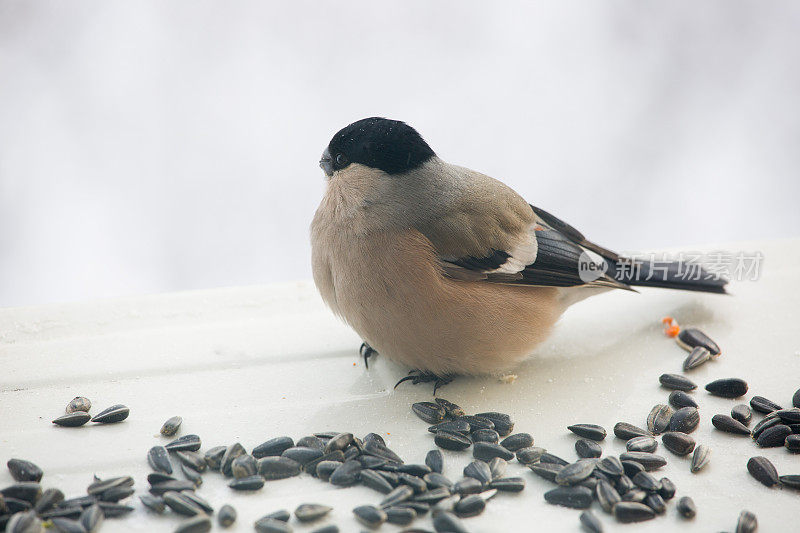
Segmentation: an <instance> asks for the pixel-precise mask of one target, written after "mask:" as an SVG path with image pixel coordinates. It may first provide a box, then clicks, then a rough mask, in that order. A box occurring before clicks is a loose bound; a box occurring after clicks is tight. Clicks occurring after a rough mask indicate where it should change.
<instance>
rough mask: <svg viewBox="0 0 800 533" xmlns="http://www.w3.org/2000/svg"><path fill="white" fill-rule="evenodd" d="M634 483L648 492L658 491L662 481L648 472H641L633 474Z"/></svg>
mask: <svg viewBox="0 0 800 533" xmlns="http://www.w3.org/2000/svg"><path fill="white" fill-rule="evenodd" d="M631 481H633V484H634V485H636V486H637V487H639V488H640V489H642V490H645V491H648V492H658V491H659V490H660V489H661V481H659V480H658V479H656V478H655V476H653V475H652V474H648V473H647V472H639V473H638V474H636V475H635V476H633V479H632V480H631Z"/></svg>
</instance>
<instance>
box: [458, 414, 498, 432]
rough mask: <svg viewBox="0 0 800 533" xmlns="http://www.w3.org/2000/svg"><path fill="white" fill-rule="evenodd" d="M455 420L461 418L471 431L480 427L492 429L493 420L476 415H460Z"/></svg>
mask: <svg viewBox="0 0 800 533" xmlns="http://www.w3.org/2000/svg"><path fill="white" fill-rule="evenodd" d="M456 420H463V421H465V422H466V423H468V424H469V427H470V431H471V432H472V433H475V432H476V431H478V430H480V429H494V422H492V421H491V420H489V419H488V418H483V417H481V416H477V415H467V416H460V417H458V418H457V419H456Z"/></svg>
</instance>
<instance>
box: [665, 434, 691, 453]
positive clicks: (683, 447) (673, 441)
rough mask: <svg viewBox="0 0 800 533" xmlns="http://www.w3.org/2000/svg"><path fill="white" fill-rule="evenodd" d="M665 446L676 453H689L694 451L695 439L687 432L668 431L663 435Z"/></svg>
mask: <svg viewBox="0 0 800 533" xmlns="http://www.w3.org/2000/svg"><path fill="white" fill-rule="evenodd" d="M661 442H663V443H664V447H665V448H666V449H668V450H669V451H671V452H672V453H674V454H675V455H689V454H690V453H692V452H693V451H694V447H695V441H694V439H693V438H692V437H691V436H689V435H687V434H686V433H681V432H680V431H667V432H666V433H664V434H663V435H661Z"/></svg>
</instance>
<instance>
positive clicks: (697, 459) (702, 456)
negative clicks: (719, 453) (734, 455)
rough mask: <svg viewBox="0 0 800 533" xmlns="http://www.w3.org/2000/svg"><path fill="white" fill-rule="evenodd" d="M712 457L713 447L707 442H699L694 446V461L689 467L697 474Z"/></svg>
mask: <svg viewBox="0 0 800 533" xmlns="http://www.w3.org/2000/svg"><path fill="white" fill-rule="evenodd" d="M710 459H711V448H709V447H708V446H706V445H705V444H698V445H697V446H695V448H694V453H693V454H692V462H691V464H690V466H689V469H690V470H691V472H692V473H693V474H696V473H697V472H699V471H700V470H702V469H703V468H704V467H705V466H706V465H707V464H708V461H709V460H710Z"/></svg>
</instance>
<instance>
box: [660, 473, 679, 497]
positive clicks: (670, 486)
mask: <svg viewBox="0 0 800 533" xmlns="http://www.w3.org/2000/svg"><path fill="white" fill-rule="evenodd" d="M659 482H660V483H661V488H659V489H658V493H659V494H660V495H661V497H662V498H664V499H665V500H671V499H672V498H674V497H675V492H677V490H678V489H677V487H675V483H673V482H672V481H670V479H669V478H666V477H662V478H661V480H660V481H659Z"/></svg>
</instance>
